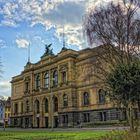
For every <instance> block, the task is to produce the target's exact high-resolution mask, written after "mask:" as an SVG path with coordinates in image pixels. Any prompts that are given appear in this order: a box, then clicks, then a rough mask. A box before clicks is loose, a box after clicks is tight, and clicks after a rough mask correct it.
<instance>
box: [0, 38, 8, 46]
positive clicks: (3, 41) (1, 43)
mask: <svg viewBox="0 0 140 140" xmlns="http://www.w3.org/2000/svg"><path fill="white" fill-rule="evenodd" d="M6 47H7V45H6V42H5V40H3V39H0V48H6Z"/></svg>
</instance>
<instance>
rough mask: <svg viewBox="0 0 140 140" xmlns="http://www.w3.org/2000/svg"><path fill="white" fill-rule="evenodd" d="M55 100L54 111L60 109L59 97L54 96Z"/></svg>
mask: <svg viewBox="0 0 140 140" xmlns="http://www.w3.org/2000/svg"><path fill="white" fill-rule="evenodd" d="M53 101H54V112H57V111H58V99H57V97H54V98H53Z"/></svg>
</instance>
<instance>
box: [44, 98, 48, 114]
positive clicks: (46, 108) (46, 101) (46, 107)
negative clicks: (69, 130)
mask: <svg viewBox="0 0 140 140" xmlns="http://www.w3.org/2000/svg"><path fill="white" fill-rule="evenodd" d="M45 112H46V113H47V112H48V99H45Z"/></svg>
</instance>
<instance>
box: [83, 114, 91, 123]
mask: <svg viewBox="0 0 140 140" xmlns="http://www.w3.org/2000/svg"><path fill="white" fill-rule="evenodd" d="M83 121H84V122H90V114H89V113H84V114H83Z"/></svg>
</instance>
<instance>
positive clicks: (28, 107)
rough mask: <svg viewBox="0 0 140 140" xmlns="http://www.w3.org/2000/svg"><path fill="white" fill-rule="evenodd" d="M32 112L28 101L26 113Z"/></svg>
mask: <svg viewBox="0 0 140 140" xmlns="http://www.w3.org/2000/svg"><path fill="white" fill-rule="evenodd" d="M29 110H30V106H29V101H28V100H27V101H26V113H28V112H29Z"/></svg>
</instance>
